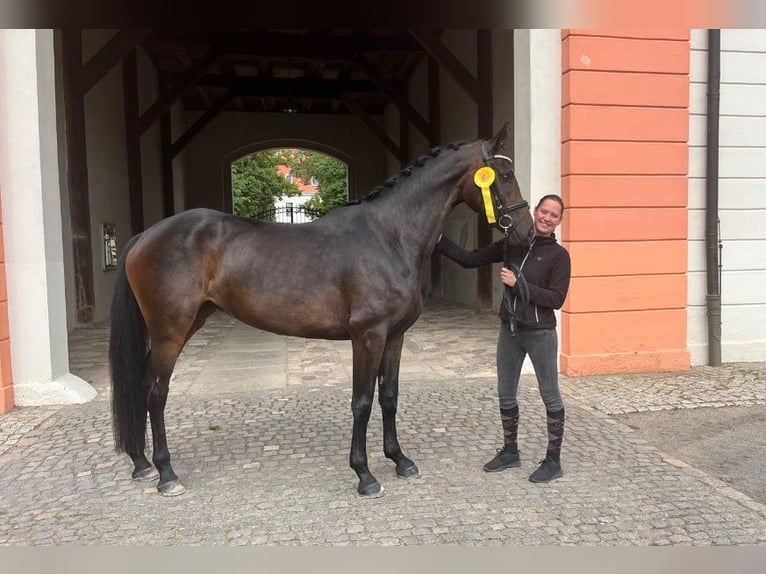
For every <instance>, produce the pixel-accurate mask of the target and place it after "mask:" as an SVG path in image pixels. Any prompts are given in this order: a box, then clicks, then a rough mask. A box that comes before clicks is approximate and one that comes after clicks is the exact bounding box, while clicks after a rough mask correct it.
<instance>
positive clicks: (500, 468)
mask: <svg viewBox="0 0 766 574" xmlns="http://www.w3.org/2000/svg"><path fill="white" fill-rule="evenodd" d="M520 466H521V461H519V462H512V463H511V464H504V465H503V466H500V467H498V468H492V469H489V468H487V467H486V466H485V467H484V472H502V471H504V470H508V469H509V468H519V467H520Z"/></svg>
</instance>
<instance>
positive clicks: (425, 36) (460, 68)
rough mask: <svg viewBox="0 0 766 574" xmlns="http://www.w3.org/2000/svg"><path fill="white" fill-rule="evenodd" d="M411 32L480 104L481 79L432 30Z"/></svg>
mask: <svg viewBox="0 0 766 574" xmlns="http://www.w3.org/2000/svg"><path fill="white" fill-rule="evenodd" d="M409 33H410V34H411V35H412V37H413V38H415V39H416V40H417V41H418V42H419V43H420V45H421V46H423V49H424V50H425V51H426V52H428V53H429V54H430V55H431V57H433V58H434V59H435V60H436V61H437V62H439V64H441V65H442V66H443V67H444V69H445V70H447V73H449V75H450V76H452V78H453V79H454V80H455V82H457V84H458V85H459V86H460V87H461V88H463V90H464V91H465V93H466V94H468V96H469V97H470V98H471V99H472V100H473V101H474V102H475V103H477V104H478V103H479V101H480V99H481V86H480V85H479V81H478V80H477V79H476V78H475V77H474V75H473V74H472V73H471V72H469V71H468V69H467V68H466V67H465V66H464V65H463V63H462V62H461V61H460V60H459V59H458V58H457V56H455V54H453V53H452V52H451V51H450V50H449V48H447V47H446V46H445V45H444V44H443V43H442V41H441V40H439V38H438V37H437V36H436V35H435V34H434V33H433V32H431V31H430V30H409Z"/></svg>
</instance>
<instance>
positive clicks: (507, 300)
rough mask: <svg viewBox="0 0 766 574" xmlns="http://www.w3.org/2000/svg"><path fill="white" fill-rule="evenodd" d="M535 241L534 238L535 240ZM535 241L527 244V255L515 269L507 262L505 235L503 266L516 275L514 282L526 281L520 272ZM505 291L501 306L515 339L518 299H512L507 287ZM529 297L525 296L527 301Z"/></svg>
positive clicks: (506, 286) (506, 235)
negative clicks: (506, 312) (506, 311)
mask: <svg viewBox="0 0 766 574" xmlns="http://www.w3.org/2000/svg"><path fill="white" fill-rule="evenodd" d="M535 239H536V238H535ZM535 239H533V240H532V243H530V244H529V249H528V250H527V254H526V255H525V256H524V259H523V260H522V261H521V265H520V266H519V267H518V268H516V266H515V265H514V264H513V263H511V262H510V261H508V233H506V234H505V243H503V265H505V266H506V267H508V266H509V265H510V267H508V269H510V270H511V271H513V273H514V274H515V275H516V281H517V282H518V281H526V280H525V279H524V278H523V277H522V275H521V270H522V269H523V268H524V264H525V263H526V262H527V258H528V257H529V254H530V253H532V247H534V245H535ZM504 287H505V289H504V290H503V305H505V308H506V309H507V310H508V314H509V315H510V317H509V319H508V328H509V330H510V331H511V336H512V337H515V336H516V332H517V330H518V329H517V325H516V311H515V309H516V299H517V298H518V297H514V296H513V294H512V293H511V287H508V285H504ZM528 298H529V296H527V299H528Z"/></svg>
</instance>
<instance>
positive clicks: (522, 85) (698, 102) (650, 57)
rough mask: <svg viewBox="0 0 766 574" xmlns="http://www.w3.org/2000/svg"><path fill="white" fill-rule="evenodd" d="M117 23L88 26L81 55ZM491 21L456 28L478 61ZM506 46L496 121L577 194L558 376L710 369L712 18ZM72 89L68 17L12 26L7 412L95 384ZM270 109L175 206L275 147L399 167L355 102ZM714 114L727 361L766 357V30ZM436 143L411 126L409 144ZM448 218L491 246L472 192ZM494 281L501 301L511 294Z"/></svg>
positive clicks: (0, 274)
mask: <svg viewBox="0 0 766 574" xmlns="http://www.w3.org/2000/svg"><path fill="white" fill-rule="evenodd" d="M112 33H113V32H110V31H108V30H93V31H88V30H86V31H83V61H87V60H88V58H89V57H91V56H92V55H93V54H94V53H95V52H97V51H98V49H99V47H100V46H102V45H103V44H104V43H105V42H106V41H108V39H109V37H110V35H111V34H112ZM475 34H476V31H472V30H446V31H445V32H444V34H443V36H442V37H441V41H442V43H443V44H444V46H446V47H447V48H448V49H449V50H450V51H451V52H452V53H453V54H454V55H455V57H456V58H458V59H459V60H461V61H462V62H463V64H464V65H465V66H466V68H467V69H468V70H469V71H472V72H475V70H476V48H475ZM492 54H493V67H494V78H495V81H494V87H493V100H494V116H493V118H494V119H493V122H494V124H495V129H497V128H499V127H500V125H502V123H503V122H504V121H506V120H507V119H509V118H510V119H512V120H513V134H514V136H513V142H509V144H508V145H507V146H506V147H507V151H509V153H511V154H512V155H513V157H514V160H515V164H516V172H517V177H518V179H519V182H520V184H521V188H522V190H523V192H524V193H525V194H526V195H527V199H528V200H529V201H530V203H532V204H535V203H536V202H537V200H538V199H539V198H540V197H542V196H543V195H546V194H548V193H559V194H561V195H562V196H563V198H564V201H565V203H566V205H567V210H566V212H565V217H564V222H563V224H562V226H561V228H560V230H559V239H560V240H561V241H562V243H563V244H564V245H565V246H566V247H567V249H569V250H570V252H571V254H572V261H573V278H572V285H571V290H570V294H569V297H568V299H567V302H566V304H565V306H564V308H563V309H562V310H561V313H560V320H559V329H560V341H561V355H560V366H561V370H562V372H564V373H565V374H568V375H581V374H595V373H610V372H640V371H657V370H672V371H675V370H678V371H681V370H686V369H688V368H689V367H690V366H693V365H702V364H706V363H707V362H708V360H709V349H710V340H709V334H708V290H709V289H708V278H709V273H708V271H709V270H708V266H709V265H708V258H707V248H708V245H709V244H710V243H709V240H708V242H707V243H706V225H705V222H706V221H707V220H709V218H710V216H711V214H710V211H709V206H708V205H707V202H706V196H707V189H708V184H709V177H708V175H707V173H708V172H707V165H708V164H707V157H708V149H709V145H711V143H712V142H710V141H708V133H707V125H708V119H709V118H708V97H707V95H708V91H709V87H710V86H709V82H708V64H709V56H710V53H709V51H708V31H706V30H676V31H672V30H671V31H665V30H663V31H651V30H639V31H635V32H629V33H626V32H624V31H619V32H618V31H613V30H516V31H511V30H493V31H492ZM427 76H428V71H427V70H426V69H425V66H422V67H421V69H418V70H416V72H415V73H414V74H413V76H412V79H411V85H410V86H409V94H410V98H411V101H412V105H413V107H415V108H416V109H418V110H420V112H421V114H423V115H426V116H427V112H428V108H427V106H428V101H427V97H426V89H425V87H424V86H425V83H426V78H427ZM138 78H139V82H138V85H139V96H140V97H139V100H140V101H139V107H140V108H143V107H146V106H148V105H149V104H150V103H151V102H152V101H153V100H154V99H155V98H156V97H157V88H156V85H157V81H156V80H157V78H156V77H155V75H153V69H152V64H151V62H150V61H149V60H148V58H146V57H145V56H144V55H142V54H140V49H139V59H138ZM122 81H123V74H122V70H121V69H120V66H119V65H118V66H117V67H116V68H115V69H114V70H112V71H111V72H110V73H109V74H108V75H107V76H105V77H104V78H103V79H102V80H101V81H100V82H99V83H98V85H96V86H95V87H94V88H93V89H92V90H91V91H90V92H89V93H88V95H87V97H86V99H85V102H84V103H85V105H84V110H85V116H86V117H85V126H86V139H87V146H86V147H87V153H88V180H89V189H90V206H89V208H90V209H89V216H90V225H91V231H92V237H93V243H94V245H93V258H94V261H93V265H92V267H93V275H94V277H93V279H94V286H95V300H96V302H95V305H94V316H93V320H94V321H96V322H98V321H105V320H108V309H109V301H110V298H111V290H112V288H113V284H114V272H113V271H112V270H110V269H108V268H107V269H104V268H102V265H101V257H102V254H101V243H102V242H101V237H100V233H101V231H100V230H101V229H102V227H103V226H104V225H105V224H110V225H113V226H114V227H113V228H114V229H116V233H117V246H118V249H119V248H121V247H122V246H123V245H124V244H125V242H126V241H127V240H128V239H129V231H128V230H129V229H130V222H129V209H128V208H127V197H128V193H129V190H128V189H127V187H126V186H127V184H126V177H125V174H126V170H127V167H126V159H125V157H126V150H125V143H124V142H125V138H124V130H125V128H124V122H125V113H124V109H123V107H122V105H123V104H122ZM439 81H440V87H441V99H442V107H441V109H442V117H441V118H440V120H441V133H442V140H443V143H449V142H451V141H457V140H471V139H475V138H476V113H475V111H474V110H473V109H472V108H471V106H469V105H466V101H465V94H464V93H462V92H461V90H460V88H459V86H458V85H457V84H456V83H455V81H454V80H453V79H452V78H451V77H449V75H448V74H442V75H441V76H440V80H439ZM60 91H61V61H60V39H59V33H58V32H57V31H53V30H0V199H1V200H2V202H1V204H2V219H1V223H0V229H1V230H2V235H1V238H2V240H3V241H2V243H0V411H7V410H9V409H10V408H12V407H13V405H14V404H19V405H25V404H30V405H31V404H46V403H64V402H78V401H85V400H90V398H92V397H93V396H95V393H94V392H93V390H92V388H90V386H89V385H88V384H87V382H86V381H82V380H80V379H79V378H78V377H76V376H75V375H73V374H72V373H70V372H69V367H68V358H67V334H68V332H69V331H71V329H73V328H74V327H75V326H77V323H76V320H75V312H74V309H75V306H76V301H75V297H76V294H77V289H75V285H74V282H75V274H74V273H73V262H72V232H71V228H70V225H69V221H70V217H71V213H70V205H69V192H68V189H67V178H66V173H65V166H66V165H67V164H66V155H67V149H66V141H65V138H64V124H63V119H62V118H63V113H64V106H63V103H62V101H61V97H60ZM455 110H460V113H455ZM257 116H258V117H254V116H252V115H250V116H248V115H247V114H245V113H241V112H228V111H226V112H222V113H221V114H220V115H219V117H217V118H216V119H215V120H213V121H212V122H211V123H210V124H209V125H208V126H207V127H206V128H205V130H204V131H203V132H202V133H201V134H200V135H199V136H197V138H196V139H195V141H194V142H192V143H191V144H190V145H189V146H188V148H187V149H185V150H184V151H183V152H182V153H181V154H179V156H178V157H176V158H175V160H174V161H173V171H174V173H175V174H176V177H175V191H174V194H175V196H176V202H175V205H176V210H177V211H178V210H182V209H186V208H190V207H195V206H198V205H206V206H208V207H212V208H216V209H223V210H225V209H227V206H228V208H229V209H230V206H231V197H230V194H231V191H230V186H229V188H228V189H227V187H226V179H225V173H226V171H227V169H228V167H229V166H230V164H231V161H233V160H235V159H237V158H238V157H242V156H244V155H246V154H248V153H252V152H253V151H256V150H258V149H267V148H274V147H301V148H306V149H314V150H316V151H321V152H323V153H329V154H330V155H334V156H335V157H338V158H339V159H341V160H342V161H344V162H345V163H346V164H347V165H348V166H349V188H350V190H353V194H354V197H356V196H358V195H363V194H364V193H366V192H367V191H369V190H371V189H372V188H373V187H374V186H375V185H377V184H379V183H382V182H383V181H384V180H385V179H386V178H387V177H388V176H389V175H391V174H395V173H397V172H398V171H399V166H398V163H397V162H396V161H395V160H394V159H393V158H392V156H391V155H390V154H389V153H388V152H387V151H386V149H385V148H384V147H383V146H381V145H380V143H379V142H378V141H377V140H376V139H375V137H374V136H373V135H372V134H371V133H370V131H369V130H368V129H366V128H365V126H364V125H362V124H361V122H359V121H358V120H356V119H355V118H354V117H351V116H349V117H348V118H342V119H337V118H327V117H321V116H308V115H305V116H301V114H290V117H289V121H286V119H285V118H284V117H283V116H280V115H279V114H257ZM172 118H173V120H172V121H173V123H174V125H176V126H181V127H183V126H184V125H189V124H190V123H191V122H192V121H193V118H192V117H187V115H186V114H185V113H184V111H183V110H182V109H177V108H176V109H174V110H173V112H172ZM717 119H718V120H719V127H720V136H719V142H718V146H717V157H718V159H719V174H718V177H717V178H716V183H717V189H718V204H717V208H716V213H715V214H714V216H715V219H716V221H717V222H720V224H719V225H718V228H719V229H718V230H717V231H718V233H719V235H718V236H716V237H715V243H716V244H717V245H718V246H720V247H719V253H720V270H719V269H716V270H715V271H716V272H720V286H721V287H720V291H721V294H720V295H721V337H720V354H721V360H722V361H723V362H740V361H765V360H766V334H765V333H766V330H764V328H763V325H764V324H766V257H764V256H763V254H764V253H765V252H766V224H765V223H764V215H766V191H764V190H766V31H764V30H721V32H720V112H719V114H718V117H717ZM379 120H380V122H381V124H382V125H383V126H384V128H383V129H385V130H386V131H387V132H388V133H391V134H393V133H396V132H397V130H398V129H400V121H399V118H398V113H397V112H396V111H394V110H392V111H387V112H386V113H385V115H384V116H383V117H381V118H379ZM253 134H258V135H257V137H256V139H254V137H255V136H254V135H253ZM159 138H160V133H159V128H151V129H149V130H148V131H147V133H146V134H145V135H144V136H143V137H142V139H141V154H142V157H143V173H142V178H143V200H144V201H143V210H144V220H145V223H146V225H147V226H148V225H151V224H152V223H153V222H155V221H157V220H158V219H159V218H160V217H161V213H162V205H161V201H162V199H161V193H159V189H160V187H161V186H160V181H161V178H162V170H161V165H160V161H159V159H158V157H159V153H160V146H159V144H158V142H159ZM429 147H430V145H429V142H426V141H425V140H424V139H423V138H422V136H420V135H419V134H418V133H417V132H416V131H413V132H412V136H411V152H412V153H411V155H412V157H413V158H414V157H417V156H418V155H421V154H422V153H424V152H425V151H426V150H427V149H428V148H429ZM357 190H359V191H357ZM227 193H228V194H229V195H228V196H227ZM293 199H294V198H286V200H285V201H291V200H293ZM352 199H353V197H352ZM227 202H228V203H227ZM110 229H111V228H110ZM445 233H446V234H448V235H450V236H451V237H453V238H454V239H455V240H456V241H459V242H461V243H464V244H465V245H467V246H469V247H470V246H472V245H475V243H476V237H477V218H476V216H475V214H473V212H470V211H469V210H468V209H467V208H465V207H464V206H459V207H458V208H457V209H456V210H455V212H454V213H453V215H452V216H451V219H450V221H449V222H448V224H447V226H446V229H445ZM493 276H495V275H493ZM475 278H476V271H475V270H463V269H461V268H458V267H457V266H454V265H452V264H451V262H444V263H443V264H442V266H441V269H440V270H439V273H438V281H437V282H436V283H435V284H434V285H432V286H431V287H432V289H433V290H434V291H435V292H437V293H438V294H439V295H441V296H444V297H447V298H449V299H451V300H453V301H455V302H459V303H462V304H466V305H475V304H476V301H477V292H476V279H475ZM493 289H494V291H493V304H494V305H495V306H497V305H499V303H500V298H501V295H502V292H501V289H500V287H499V285H498V286H493ZM104 360H106V357H104Z"/></svg>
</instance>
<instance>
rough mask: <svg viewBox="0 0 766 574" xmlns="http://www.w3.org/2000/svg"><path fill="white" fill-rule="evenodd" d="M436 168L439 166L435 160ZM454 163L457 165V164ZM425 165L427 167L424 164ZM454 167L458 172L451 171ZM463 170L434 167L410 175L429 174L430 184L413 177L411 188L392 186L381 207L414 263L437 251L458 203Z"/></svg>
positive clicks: (386, 223)
mask: <svg viewBox="0 0 766 574" xmlns="http://www.w3.org/2000/svg"><path fill="white" fill-rule="evenodd" d="M434 167H435V168H438V166H437V165H436V164H434ZM453 167H454V166H453ZM421 169H425V168H421ZM452 171H454V173H450V172H452ZM462 175H463V172H462V171H460V172H458V171H457V170H454V169H453V170H449V172H440V171H438V170H437V171H434V170H431V172H430V173H427V172H425V171H424V172H423V173H420V174H413V175H412V176H410V177H416V176H419V177H428V178H430V181H429V183H428V184H424V183H419V182H418V181H417V180H413V181H412V182H408V183H409V187H410V188H409V189H404V188H402V189H391V190H389V192H388V194H387V196H386V197H385V198H380V199H381V200H384V201H385V203H386V204H387V205H386V206H385V209H383V210H381V217H382V218H385V219H386V220H387V221H385V222H384V223H385V225H387V226H389V225H390V226H391V227H392V228H393V229H394V230H395V233H396V234H397V235H398V237H399V239H400V242H401V244H402V246H404V247H406V248H407V251H408V252H410V253H411V254H412V255H413V256H414V259H415V261H414V263H416V264H418V265H419V264H420V263H422V261H425V260H427V259H428V258H429V257H430V255H431V253H432V252H433V249H434V247H435V246H436V243H437V242H438V240H439V236H440V235H441V234H442V232H443V229H444V223H445V221H446V219H447V217H448V216H449V214H450V213H451V212H452V209H453V208H454V207H455V204H456V203H457V198H458V195H459V189H458V181H459V180H460V178H461V177H462Z"/></svg>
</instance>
